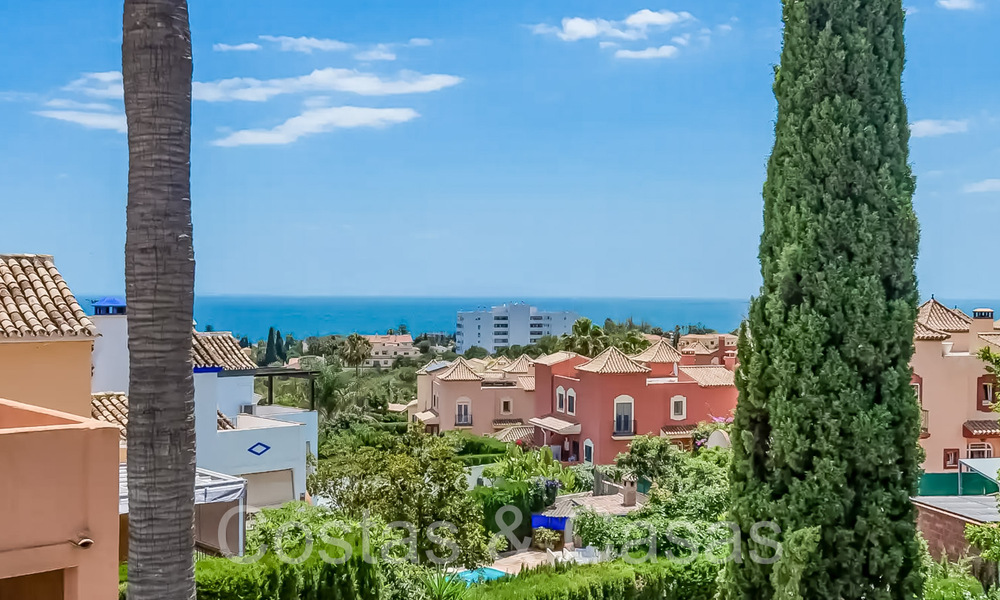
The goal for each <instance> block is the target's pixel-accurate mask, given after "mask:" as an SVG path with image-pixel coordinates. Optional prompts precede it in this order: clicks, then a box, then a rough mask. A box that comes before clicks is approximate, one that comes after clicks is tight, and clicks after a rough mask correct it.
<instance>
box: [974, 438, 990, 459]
mask: <svg viewBox="0 0 1000 600" xmlns="http://www.w3.org/2000/svg"><path fill="white" fill-rule="evenodd" d="M968 454H969V458H993V446H991V445H990V444H987V443H985V442H976V443H972V444H969V448H968Z"/></svg>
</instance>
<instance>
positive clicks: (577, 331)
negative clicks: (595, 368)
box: [561, 318, 608, 358]
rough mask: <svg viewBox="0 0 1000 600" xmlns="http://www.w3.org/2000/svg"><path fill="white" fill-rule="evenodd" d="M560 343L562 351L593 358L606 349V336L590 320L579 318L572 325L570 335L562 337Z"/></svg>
mask: <svg viewBox="0 0 1000 600" xmlns="http://www.w3.org/2000/svg"><path fill="white" fill-rule="evenodd" d="M561 343H562V348H563V350H569V351H570V352H576V353H577V354H581V355H583V356H589V357H591V358H593V357H594V356H597V355H598V354H600V353H601V351H603V350H604V349H605V348H607V347H608V336H606V335H605V334H604V330H602V329H601V328H600V327H598V326H597V325H594V323H593V322H592V321H591V320H590V319H587V318H580V319H577V320H576V323H573V329H572V330H571V332H570V334H569V335H565V336H563V337H562V342H561Z"/></svg>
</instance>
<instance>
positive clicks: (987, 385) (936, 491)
mask: <svg viewBox="0 0 1000 600" xmlns="http://www.w3.org/2000/svg"><path fill="white" fill-rule="evenodd" d="M995 327H996V326H995V324H994V321H993V310H992V309H988V308H981V309H976V310H975V311H973V314H972V316H971V317H970V316H969V315H966V314H965V313H964V312H962V311H961V310H959V309H957V308H948V307H946V306H944V305H943V304H941V303H940V302H938V301H937V300H934V299H933V298H932V299H931V300H929V301H927V302H925V303H924V304H923V305H922V306H921V307H920V311H919V314H918V316H917V323H916V331H915V338H914V339H915V341H914V346H915V352H914V355H913V360H912V361H911V364H912V366H913V380H912V385H913V386H914V389H915V391H916V393H917V398H918V399H919V402H920V405H921V409H922V411H923V431H922V434H921V440H920V443H921V445H922V446H923V448H924V451H925V453H926V459H925V461H924V471H925V473H926V474H925V475H924V478H923V481H922V483H921V494H922V495H944V494H948V493H957V491H958V473H959V461H960V460H963V459H970V458H971V459H975V458H993V457H995V456H998V455H1000V425H998V424H997V414H996V413H995V412H993V411H992V410H991V406H992V405H993V403H995V402H996V396H995V386H996V381H995V379H994V378H993V376H991V375H989V374H988V373H987V372H986V369H985V366H984V364H983V361H982V360H980V359H979V358H978V357H977V356H976V354H977V352H978V351H979V349H980V348H983V347H984V346H990V347H992V348H993V349H994V350H997V351H1000V331H998V330H996V328H995ZM970 491H971V490H970Z"/></svg>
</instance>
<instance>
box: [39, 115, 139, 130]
mask: <svg viewBox="0 0 1000 600" xmlns="http://www.w3.org/2000/svg"><path fill="white" fill-rule="evenodd" d="M35 114H36V115H38V116H40V117H45V118H47V119H57V120H59V121H67V122H69V123H76V124H77V125H83V126H84V127H86V128H88V129H112V130H114V131H118V132H120V133H125V132H126V131H128V128H127V127H126V125H125V113H105V112H100V113H98V112H86V111H80V110H40V111H37V112H35Z"/></svg>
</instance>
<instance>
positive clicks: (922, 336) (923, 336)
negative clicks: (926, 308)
mask: <svg viewBox="0 0 1000 600" xmlns="http://www.w3.org/2000/svg"><path fill="white" fill-rule="evenodd" d="M913 337H914V338H916V339H917V340H918V341H921V342H933V341H942V340H946V339H948V338H949V337H951V336H950V335H948V334H947V333H945V332H943V331H938V330H936V329H931V328H930V327H928V326H926V325H924V324H923V323H921V322H920V321H917V323H916V326H915V328H914V332H913Z"/></svg>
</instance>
